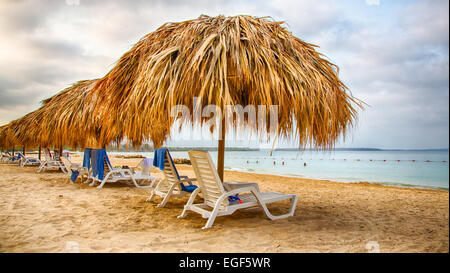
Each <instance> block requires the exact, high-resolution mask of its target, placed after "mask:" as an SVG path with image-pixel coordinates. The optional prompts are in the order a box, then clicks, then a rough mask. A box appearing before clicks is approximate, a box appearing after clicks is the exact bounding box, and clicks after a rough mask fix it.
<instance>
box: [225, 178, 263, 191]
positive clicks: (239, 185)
mask: <svg viewBox="0 0 450 273" xmlns="http://www.w3.org/2000/svg"><path fill="white" fill-rule="evenodd" d="M223 186H224V187H225V188H226V189H227V190H228V191H231V190H234V189H237V188H242V187H249V186H250V187H255V188H256V190H257V191H258V192H260V190H259V185H258V183H256V182H236V181H230V182H223Z"/></svg>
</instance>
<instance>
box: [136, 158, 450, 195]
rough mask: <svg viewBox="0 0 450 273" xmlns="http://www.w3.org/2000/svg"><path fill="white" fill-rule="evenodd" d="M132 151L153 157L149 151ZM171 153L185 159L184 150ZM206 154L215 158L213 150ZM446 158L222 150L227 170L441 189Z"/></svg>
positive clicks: (445, 180) (446, 184) (446, 178)
mask: <svg viewBox="0 0 450 273" xmlns="http://www.w3.org/2000/svg"><path fill="white" fill-rule="evenodd" d="M133 154H142V155H144V156H147V157H153V153H133ZM171 154H172V157H174V158H188V154H187V152H171ZM210 154H211V156H212V158H213V159H214V161H216V160H217V152H210ZM448 161H449V152H448V151H334V152H316V151H314V152H311V151H307V152H298V151H274V152H273V153H272V156H271V155H270V151H227V152H226V153H225V168H226V169H229V170H236V171H243V172H250V173H264V174H277V175H283V176H293V177H302V178H313V179H327V180H333V181H339V182H361V181H363V182H371V183H380V184H385V185H395V186H406V187H420V188H435V189H443V190H448V189H449V162H448ZM274 162H275V164H274ZM283 162H284V164H283ZM305 163H306V166H304V164H305Z"/></svg>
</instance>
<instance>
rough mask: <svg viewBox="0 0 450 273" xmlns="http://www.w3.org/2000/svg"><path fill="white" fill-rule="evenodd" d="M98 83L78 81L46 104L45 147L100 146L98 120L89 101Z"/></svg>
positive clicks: (43, 119)
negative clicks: (98, 142) (91, 92)
mask: <svg viewBox="0 0 450 273" xmlns="http://www.w3.org/2000/svg"><path fill="white" fill-rule="evenodd" d="M95 82H96V80H95V79H94V80H84V81H79V82H77V83H75V84H73V85H72V86H70V87H68V88H66V89H64V90H63V91H61V92H59V93H58V94H56V95H54V96H52V97H51V98H48V99H46V100H44V101H43V103H44V106H43V113H42V114H43V115H42V120H41V121H40V130H41V134H42V140H43V143H42V144H45V145H53V146H55V147H62V146H64V145H69V146H72V147H74V148H76V147H86V146H97V145H98V144H97V141H96V134H97V131H98V127H97V124H98V117H96V116H95V115H94V114H93V109H94V105H93V104H91V102H90V100H89V99H88V96H89V94H90V90H91V89H92V87H93V86H94V85H95Z"/></svg>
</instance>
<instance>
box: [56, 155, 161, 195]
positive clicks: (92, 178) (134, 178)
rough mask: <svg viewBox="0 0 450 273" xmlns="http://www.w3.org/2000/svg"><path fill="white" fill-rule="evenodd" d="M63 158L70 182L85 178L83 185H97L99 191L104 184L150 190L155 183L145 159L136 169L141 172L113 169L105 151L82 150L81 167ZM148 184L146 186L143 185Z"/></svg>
mask: <svg viewBox="0 0 450 273" xmlns="http://www.w3.org/2000/svg"><path fill="white" fill-rule="evenodd" d="M62 158H63V162H65V163H64V164H65V165H66V168H68V169H69V170H70V173H69V174H68V175H69V177H70V179H71V182H72V183H73V182H75V180H76V179H77V177H78V176H79V175H81V177H83V176H85V177H86V180H85V183H89V182H90V184H89V185H90V186H92V187H93V186H95V185H96V184H99V185H98V186H97V188H99V189H101V188H102V187H103V186H104V185H105V184H106V183H115V182H119V181H122V182H126V183H128V184H130V185H134V186H136V187H138V188H150V187H153V184H154V183H155V181H156V177H154V176H152V175H151V174H150V163H149V161H148V160H147V159H144V160H142V161H141V162H140V163H139V165H138V166H137V167H141V168H142V171H137V170H135V169H136V168H134V169H127V168H113V166H112V165H111V162H110V161H109V158H108V155H107V153H106V150H105V149H90V148H86V149H85V150H84V158H83V166H80V165H78V164H73V163H71V162H70V161H69V160H67V158H64V157H62ZM147 181H148V182H149V184H148V185H145V184H144V183H146V182H147Z"/></svg>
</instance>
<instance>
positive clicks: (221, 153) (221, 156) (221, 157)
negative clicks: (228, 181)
mask: <svg viewBox="0 0 450 273" xmlns="http://www.w3.org/2000/svg"><path fill="white" fill-rule="evenodd" d="M219 134H220V138H219V147H218V153H217V173H218V174H219V178H220V180H222V182H223V169H224V163H225V119H224V118H222V123H221V125H220V131H219Z"/></svg>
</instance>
